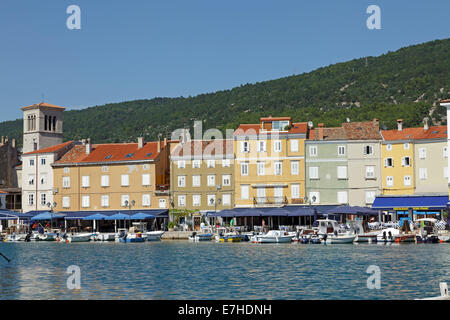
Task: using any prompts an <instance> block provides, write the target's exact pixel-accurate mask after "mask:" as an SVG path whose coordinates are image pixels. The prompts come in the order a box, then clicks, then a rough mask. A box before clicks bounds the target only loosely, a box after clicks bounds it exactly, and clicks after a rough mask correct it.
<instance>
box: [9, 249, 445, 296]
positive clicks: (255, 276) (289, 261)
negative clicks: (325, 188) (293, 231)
mask: <svg viewBox="0 0 450 320" xmlns="http://www.w3.org/2000/svg"><path fill="white" fill-rule="evenodd" d="M0 252H1V253H3V254H4V255H6V256H7V257H9V258H10V259H12V261H11V262H10V263H7V262H6V261H5V260H4V259H3V258H1V257H0V299H414V298H423V297H429V296H437V295H439V282H440V281H446V282H447V283H449V284H450V245H448V244H393V245H381V244H364V245H352V244H349V245H327V246H325V245H320V244H318V245H314V244H308V245H302V244H252V243H229V244H228V243H215V242H208V243H189V242H187V241H186V242H184V241H161V242H148V243H129V244H122V243H71V244H61V243H56V242H55V243H46V242H38V243H0ZM70 265H77V266H79V267H80V270H81V289H79V290H77V289H76V290H69V289H68V288H67V284H66V283H67V279H68V277H69V276H70V275H69V274H67V273H66V270H67V267H68V266H70ZM370 265H377V266H378V267H380V269H381V289H379V290H376V289H374V290H369V289H368V288H367V278H368V277H369V276H370V274H368V273H366V270H367V268H368V267H369V266H370Z"/></svg>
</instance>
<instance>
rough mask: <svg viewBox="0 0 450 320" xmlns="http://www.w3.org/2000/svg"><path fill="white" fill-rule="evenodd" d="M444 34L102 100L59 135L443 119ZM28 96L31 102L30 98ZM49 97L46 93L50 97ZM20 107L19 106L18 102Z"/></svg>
mask: <svg viewBox="0 0 450 320" xmlns="http://www.w3.org/2000/svg"><path fill="white" fill-rule="evenodd" d="M449 70H450V39H445V40H436V41H432V42H427V43H424V44H420V45H414V46H409V47H405V48H402V49H400V50H398V51H395V52H388V53H386V54H383V55H381V56H378V57H367V58H360V59H354V60H351V61H348V62H343V63H337V64H334V65H330V66H327V67H323V68H319V69H317V70H314V71H312V72H309V73H304V74H300V75H293V76H289V77H285V78H281V79H276V80H271V81H264V82H258V83H255V84H245V85H241V86H239V87H236V88H233V89H231V90H224V91H218V92H215V93H209V94H200V95H197V96H195V97H187V98H184V97H180V98H154V99H150V100H135V101H128V102H122V103H114V104H106V105H102V106H95V107H91V108H87V109H83V110H73V111H66V112H65V113H64V139H65V140H70V139H82V138H87V137H90V138H91V140H92V142H93V143H99V142H123V141H133V140H136V138H137V137H138V136H144V137H145V139H146V140H152V139H157V136H158V133H162V134H163V136H165V135H166V133H167V132H168V133H169V134H170V132H171V131H172V130H174V129H176V128H182V127H192V125H193V121H194V119H196V120H202V121H203V128H204V129H207V128H219V129H221V130H224V129H225V128H233V129H235V128H236V127H237V126H238V124H239V123H257V122H258V119H259V117H260V116H269V115H272V116H291V117H293V119H294V121H297V122H300V121H309V120H311V121H313V123H314V124H315V125H316V124H317V123H318V122H323V123H324V124H325V125H326V126H339V125H340V123H341V122H344V121H345V120H346V118H350V120H351V121H362V120H371V119H373V118H379V119H380V123H381V124H382V125H383V126H384V127H385V128H394V127H395V125H396V119H398V118H402V119H404V123H405V126H407V127H411V126H421V125H423V122H422V120H423V118H424V117H426V116H428V117H430V119H432V122H433V123H434V124H445V123H446V119H445V110H443V108H442V107H440V106H439V103H438V101H439V100H441V99H447V98H450V74H449ZM30 103H33V102H32V101H30ZM49 103H51V101H49ZM18 107H19V106H18ZM0 135H5V136H6V135H7V136H10V137H16V138H18V141H19V143H21V140H22V120H15V121H6V122H2V123H0Z"/></svg>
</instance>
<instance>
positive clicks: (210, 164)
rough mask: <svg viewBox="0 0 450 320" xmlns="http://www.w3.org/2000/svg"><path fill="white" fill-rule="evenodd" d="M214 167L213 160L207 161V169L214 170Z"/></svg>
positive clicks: (214, 162)
mask: <svg viewBox="0 0 450 320" xmlns="http://www.w3.org/2000/svg"><path fill="white" fill-rule="evenodd" d="M215 166H216V161H215V160H208V161H207V167H208V168H214V167H215Z"/></svg>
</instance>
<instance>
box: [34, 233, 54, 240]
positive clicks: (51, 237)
mask: <svg viewBox="0 0 450 320" xmlns="http://www.w3.org/2000/svg"><path fill="white" fill-rule="evenodd" d="M56 237H57V234H56V233H53V232H46V233H44V234H40V235H39V236H38V238H37V240H38V241H55V240H56Z"/></svg>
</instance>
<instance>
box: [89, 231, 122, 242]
mask: <svg viewBox="0 0 450 320" xmlns="http://www.w3.org/2000/svg"><path fill="white" fill-rule="evenodd" d="M115 237H116V234H115V233H99V232H97V233H95V234H93V235H92V237H91V240H93V241H114V240H115Z"/></svg>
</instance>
